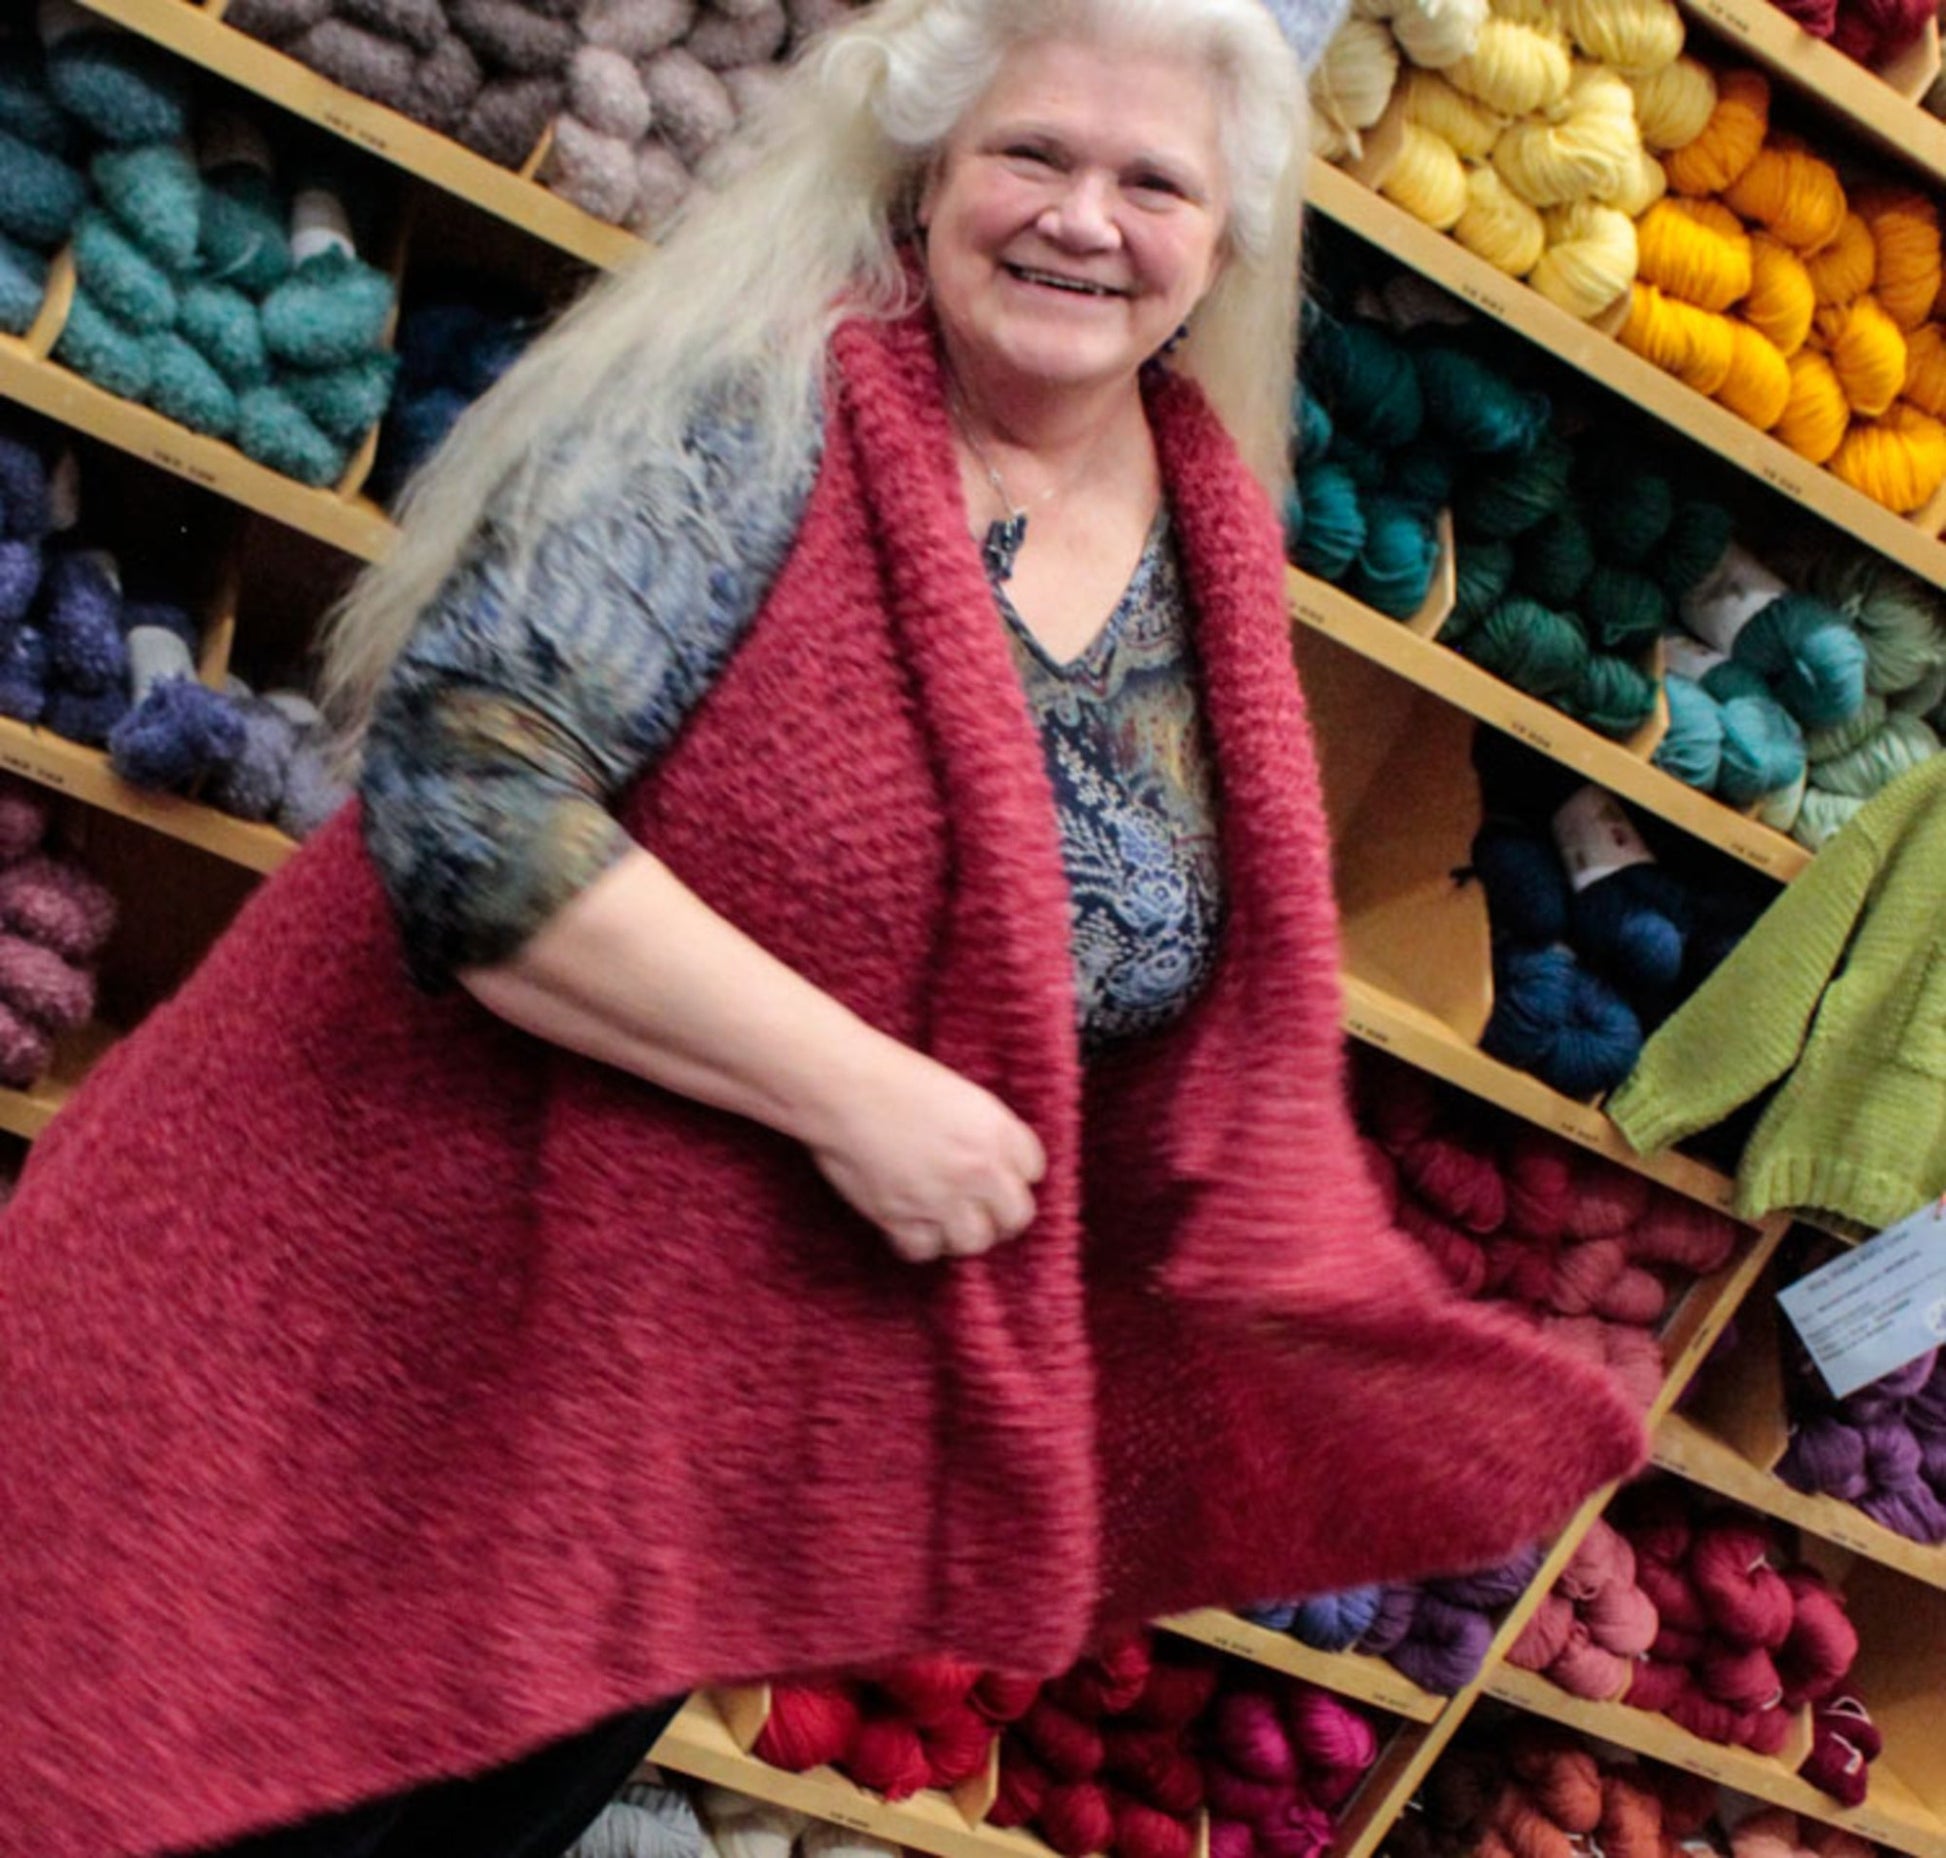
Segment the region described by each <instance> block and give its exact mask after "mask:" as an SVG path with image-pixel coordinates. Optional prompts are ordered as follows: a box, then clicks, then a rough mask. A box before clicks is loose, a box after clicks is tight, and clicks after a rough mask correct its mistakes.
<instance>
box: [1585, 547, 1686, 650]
mask: <svg viewBox="0 0 1946 1858" xmlns="http://www.w3.org/2000/svg"><path fill="white" fill-rule="evenodd" d="M1579 611H1580V613H1581V617H1582V619H1583V620H1584V621H1585V622H1586V624H1587V627H1588V636H1589V637H1590V638H1591V639H1593V640H1594V642H1595V644H1596V645H1597V646H1599V647H1600V648H1601V649H1602V650H1603V651H1605V652H1613V653H1615V654H1617V655H1618V656H1619V657H1624V658H1632V657H1636V656H1638V655H1639V654H1641V653H1643V652H1645V651H1647V650H1648V649H1649V648H1650V647H1651V646H1652V645H1654V644H1655V642H1656V640H1657V639H1659V638H1661V636H1662V635H1663V633H1664V632H1665V631H1666V630H1667V629H1668V626H1669V621H1670V612H1669V600H1668V596H1667V595H1666V594H1664V593H1663V591H1662V589H1661V588H1660V587H1659V586H1657V585H1656V583H1655V582H1654V581H1652V580H1651V579H1650V578H1649V577H1648V576H1647V575H1646V574H1642V573H1639V572H1638V571H1637V570H1635V569H1634V568H1619V567H1615V566H1613V565H1611V564H1610V563H1607V562H1604V563H1602V564H1601V565H1599V566H1598V567H1597V568H1596V569H1595V570H1594V572H1593V573H1592V574H1590V575H1589V576H1588V582H1587V585H1586V586H1585V587H1584V588H1583V589H1582V590H1581V599H1580V601H1579Z"/></svg>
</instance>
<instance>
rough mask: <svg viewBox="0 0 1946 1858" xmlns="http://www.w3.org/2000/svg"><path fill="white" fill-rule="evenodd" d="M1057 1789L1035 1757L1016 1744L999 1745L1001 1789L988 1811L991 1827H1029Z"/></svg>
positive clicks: (1005, 1742)
mask: <svg viewBox="0 0 1946 1858" xmlns="http://www.w3.org/2000/svg"><path fill="white" fill-rule="evenodd" d="M1053 1785H1054V1782H1053V1779H1052V1777H1051V1776H1050V1775H1049V1774H1048V1771H1047V1770H1046V1769H1045V1768H1044V1767H1042V1766H1041V1764H1040V1763H1039V1762H1038V1761H1036V1760H1035V1759H1034V1757H1033V1756H1032V1755H1030V1754H1028V1752H1027V1751H1026V1750H1025V1749H1024V1748H1022V1747H1020V1746H1019V1745H1018V1744H1017V1743H1014V1742H1010V1741H1006V1740H1002V1742H1001V1744H1000V1786H999V1790H998V1792H996V1793H995V1795H994V1797H993V1804H992V1806H990V1807H989V1808H988V1809H987V1821H988V1823H989V1824H991V1825H995V1826H999V1827H1002V1828H1008V1827H1013V1826H1025V1825H1028V1824H1030V1823H1031V1822H1032V1821H1033V1820H1034V1818H1035V1817H1036V1815H1038V1814H1039V1812H1040V1810H1041V1802H1042V1801H1043V1800H1045V1799H1046V1798H1047V1790H1048V1789H1049V1788H1050V1787H1052V1786H1053Z"/></svg>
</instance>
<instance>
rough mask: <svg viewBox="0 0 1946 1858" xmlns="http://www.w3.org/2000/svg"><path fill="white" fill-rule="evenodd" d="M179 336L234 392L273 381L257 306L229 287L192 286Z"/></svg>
mask: <svg viewBox="0 0 1946 1858" xmlns="http://www.w3.org/2000/svg"><path fill="white" fill-rule="evenodd" d="M176 328H177V332H178V333H179V334H180V335H181V336H182V337H183V339H184V340H185V341H187V342H189V343H190V344H191V345H192V346H193V347H194V348H195V349H196V351H197V352H198V353H199V354H200V355H201V356H202V357H203V359H204V360H205V361H207V362H208V363H209V364H210V365H211V366H212V367H213V368H214V369H215V370H216V371H217V373H219V374H220V375H222V377H223V378H224V379H225V380H226V381H228V382H229V384H230V385H231V386H232V387H234V388H239V389H241V388H245V387H261V386H263V385H264V384H265V383H266V382H267V381H268V380H269V379H270V351H269V350H268V349H267V348H265V347H264V331H263V321H262V319H261V318H260V317H259V316H258V314H257V306H256V305H255V304H254V303H252V302H251V301H250V299H249V298H248V297H246V296H245V295H244V294H243V293H242V291H240V290H232V289H231V288H230V286H229V285H227V284H206V283H195V284H191V285H190V286H189V287H188V288H187V289H185V290H184V291H183V293H182V311H181V314H180V315H179V316H178V318H177V320H176Z"/></svg>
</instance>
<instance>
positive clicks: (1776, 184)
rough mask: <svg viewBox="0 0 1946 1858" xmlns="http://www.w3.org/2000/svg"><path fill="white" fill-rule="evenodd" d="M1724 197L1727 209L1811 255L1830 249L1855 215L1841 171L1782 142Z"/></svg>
mask: <svg viewBox="0 0 1946 1858" xmlns="http://www.w3.org/2000/svg"><path fill="white" fill-rule="evenodd" d="M1722 195H1723V202H1724V204H1725V205H1726V206H1729V207H1733V208H1734V209H1735V210H1736V211H1737V212H1739V213H1741V214H1742V215H1743V217H1744V218H1745V219H1754V220H1755V221H1756V222H1757V223H1758V225H1760V226H1764V227H1767V228H1768V229H1769V230H1770V231H1772V232H1774V233H1776V235H1777V236H1778V237H1779V238H1780V239H1782V240H1783V241H1784V243H1785V244H1786V245H1788V246H1790V247H1791V248H1792V249H1793V250H1795V251H1800V252H1805V253H1811V252H1815V251H1818V250H1820V249H1821V248H1822V247H1824V246H1826V245H1829V244H1830V243H1831V241H1832V240H1833V239H1835V238H1836V237H1837V236H1838V233H1839V231H1840V230H1841V229H1842V227H1843V226H1844V223H1845V214H1846V212H1847V211H1849V209H1848V208H1847V206H1846V204H1845V190H1844V188H1843V186H1842V185H1841V184H1840V182H1839V180H1838V171H1837V170H1836V169H1835V168H1833V167H1832V165H1831V164H1830V163H1829V162H1828V161H1821V160H1819V158H1818V157H1817V156H1816V155H1814V154H1812V153H1811V151H1810V150H1809V149H1808V148H1804V147H1801V146H1800V145H1799V144H1798V143H1796V142H1794V141H1786V140H1785V139H1783V138H1782V137H1778V138H1774V139H1773V140H1771V141H1770V142H1768V143H1766V144H1765V146H1764V147H1763V149H1762V150H1760V151H1759V153H1758V155H1757V158H1756V160H1754V161H1753V162H1751V164H1750V165H1749V166H1748V167H1747V168H1745V169H1744V171H1743V172H1742V173H1741V174H1740V175H1738V176H1737V178H1736V179H1735V180H1734V181H1732V182H1731V183H1730V185H1729V186H1728V187H1725V188H1723V189H1722Z"/></svg>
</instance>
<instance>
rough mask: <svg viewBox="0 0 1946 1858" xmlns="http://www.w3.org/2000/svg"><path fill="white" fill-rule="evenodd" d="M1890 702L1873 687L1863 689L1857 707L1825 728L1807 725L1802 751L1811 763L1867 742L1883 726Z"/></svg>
mask: <svg viewBox="0 0 1946 1858" xmlns="http://www.w3.org/2000/svg"><path fill="white" fill-rule="evenodd" d="M1890 707H1891V706H1890V705H1889V704H1887V702H1886V701H1885V699H1884V698H1883V697H1881V696H1880V695H1879V694H1878V693H1877V692H1876V691H1867V692H1866V693H1865V701H1864V702H1863V703H1861V704H1860V705H1859V706H1858V709H1857V711H1856V712H1855V713H1854V714H1853V715H1851V716H1848V717H1847V718H1846V719H1845V720H1844V721H1843V722H1841V723H1833V724H1832V725H1831V727H1830V728H1829V729H1807V730H1805V732H1804V753H1805V756H1806V758H1807V759H1808V760H1809V761H1810V763H1811V765H1812V766H1813V767H1816V766H1817V765H1818V763H1819V762H1821V761H1835V760H1836V759H1837V758H1838V757H1839V756H1840V755H1849V754H1850V753H1851V751H1852V750H1853V749H1855V748H1857V747H1858V746H1859V745H1860V744H1861V743H1865V742H1869V741H1870V740H1871V739H1872V737H1873V736H1875V735H1877V734H1878V732H1879V730H1880V729H1882V728H1883V727H1884V726H1885V718H1886V716H1887V714H1888V713H1889V711H1890Z"/></svg>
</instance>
